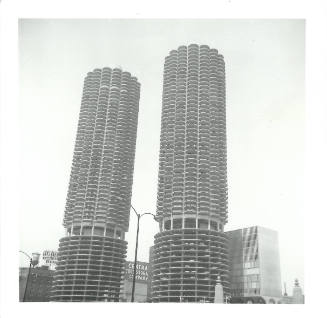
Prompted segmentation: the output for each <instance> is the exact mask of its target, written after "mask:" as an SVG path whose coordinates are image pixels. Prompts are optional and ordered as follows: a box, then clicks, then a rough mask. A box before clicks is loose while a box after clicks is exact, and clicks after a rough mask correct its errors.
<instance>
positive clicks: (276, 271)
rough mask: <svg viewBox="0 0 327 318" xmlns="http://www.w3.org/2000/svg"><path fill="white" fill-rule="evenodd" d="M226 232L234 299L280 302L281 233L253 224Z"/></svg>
mask: <svg viewBox="0 0 327 318" xmlns="http://www.w3.org/2000/svg"><path fill="white" fill-rule="evenodd" d="M226 234H227V236H228V242H229V244H228V250H229V264H230V281H231V296H232V299H233V298H234V300H235V299H240V301H242V302H243V300H242V299H247V300H248V301H252V302H259V303H260V302H262V303H278V302H279V301H280V300H281V298H282V289H281V274H280V261H279V247H278V234H277V232H276V231H273V230H270V229H266V228H263V227H260V226H253V227H249V228H244V229H239V230H234V231H228V232H226ZM257 300H258V301H257ZM232 302H233V301H232Z"/></svg>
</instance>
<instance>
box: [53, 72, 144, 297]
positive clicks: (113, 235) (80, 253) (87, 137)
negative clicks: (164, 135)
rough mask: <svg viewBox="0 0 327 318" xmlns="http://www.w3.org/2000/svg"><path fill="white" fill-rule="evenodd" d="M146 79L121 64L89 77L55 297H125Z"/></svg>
mask: <svg viewBox="0 0 327 318" xmlns="http://www.w3.org/2000/svg"><path fill="white" fill-rule="evenodd" d="M139 95H140V84H139V83H138V81H137V79H136V78H135V77H133V76H131V74H130V73H128V72H123V71H122V70H121V69H118V68H114V69H111V68H103V69H95V70H94V71H92V72H89V73H88V74H87V76H86V78H85V81H84V89H83V97H82V103H81V110H80V115H79V123H78V129H77V137H76V144H75V150H74V157H73V163H72V170H71V176H70V182H69V188H68V195H67V201H66V208H65V215H64V222H63V223H64V224H63V225H64V227H65V230H66V236H65V237H63V238H62V239H61V240H60V243H59V250H58V260H57V267H56V273H55V278H54V285H53V297H52V300H53V301H107V300H108V299H109V300H112V301H119V295H120V286H121V282H122V278H123V274H124V266H125V255H126V246H127V243H126V241H125V232H126V231H128V225H129V213H130V211H129V210H130V203H131V202H130V201H131V191H132V181H133V169H134V155H135V143H136V132H137V119H138V107H139Z"/></svg>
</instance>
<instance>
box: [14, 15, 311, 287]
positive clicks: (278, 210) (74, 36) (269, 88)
mask: <svg viewBox="0 0 327 318" xmlns="http://www.w3.org/2000/svg"><path fill="white" fill-rule="evenodd" d="M304 28H305V25H304V21H303V20H208V19H207V20H20V23H19V63H20V67H19V71H20V108H19V116H20V128H21V131H20V137H21V140H20V142H21V143H20V159H21V162H20V163H21V165H20V174H19V176H20V180H19V181H20V184H19V187H20V193H21V196H20V248H21V249H22V250H24V251H26V252H28V253H32V252H34V251H39V252H42V251H43V250H45V249H57V248H58V241H59V238H61V237H62V236H63V235H64V230H63V226H62V221H63V214H64V207H65V201H66V195H67V189H68V182H69V175H70V169H71V162H72V158H73V149H74V143H75V137H76V130H77V123H78V115H79V109H80V102H81V95H82V89H83V80H84V77H85V75H86V73H87V72H89V71H91V70H93V69H94V68H102V67H105V66H108V67H117V66H119V67H122V69H123V70H124V71H128V72H130V73H132V75H134V76H136V77H137V78H138V80H139V82H140V83H141V98H140V111H139V121H138V135H137V145H136V156H135V171H134V185H133V197H132V203H133V205H134V207H135V208H136V209H137V210H138V211H139V212H152V213H154V212H155V210H156V196H157V174H158V163H159V139H160V120H161V119H160V115H161V97H162V79H163V64H164V58H165V56H167V55H168V54H169V51H170V50H172V49H176V48H177V47H178V46H180V45H188V44H191V43H197V44H207V45H209V46H210V47H212V48H216V49H218V51H219V52H220V53H221V54H223V55H224V58H225V63H226V90H227V91H226V93H227V99H226V110H227V147H228V148H227V158H228V159H227V165H228V184H229V187H228V189H229V200H228V204H229V214H228V215H229V222H228V224H227V226H226V230H230V229H237V228H242V227H247V226H253V225H261V226H265V227H268V228H272V229H275V230H277V231H278V233H279V244H280V257H281V270H282V281H286V282H287V286H288V292H289V293H290V292H291V289H292V287H293V285H294V279H295V278H298V279H299V280H300V284H301V286H302V287H303V286H304V278H303V277H304V268H303V264H304V256H303V243H304V242H303V220H304V218H303V214H304V172H303V165H304V115H305V112H304V110H305V109H304V99H305V92H304V47H305V46H304ZM135 221H136V217H135V215H134V214H131V222H130V231H129V233H128V234H127V236H126V238H127V240H128V242H129V246H128V255H127V259H129V260H132V259H133V256H134V244H135V240H134V237H135V233H136V222H135ZM157 231H158V226H157V224H156V223H155V222H154V221H153V219H152V218H151V217H150V216H144V217H143V218H142V220H141V228H140V244H139V260H141V261H147V260H148V250H149V247H150V246H151V245H152V244H153V236H154V234H155V233H157ZM31 233H32V234H31ZM20 264H21V265H26V259H25V258H23V257H22V258H21V259H20Z"/></svg>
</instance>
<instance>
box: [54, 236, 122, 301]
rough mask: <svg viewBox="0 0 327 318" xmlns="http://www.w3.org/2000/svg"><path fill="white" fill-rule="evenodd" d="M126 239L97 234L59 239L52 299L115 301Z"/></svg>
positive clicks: (117, 299)
mask: <svg viewBox="0 0 327 318" xmlns="http://www.w3.org/2000/svg"><path fill="white" fill-rule="evenodd" d="M126 247H127V243H126V242H125V241H123V240H120V239H116V238H111V237H101V236H69V237H64V238H62V239H61V240H60V244H59V252H58V263H57V267H56V273H55V276H54V282H53V288H52V297H51V300H52V301H72V302H73V301H82V302H87V301H117V302H118V301H119V295H120V289H121V281H122V275H123V272H124V266H125V257H126Z"/></svg>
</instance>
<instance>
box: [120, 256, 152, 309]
mask: <svg viewBox="0 0 327 318" xmlns="http://www.w3.org/2000/svg"><path fill="white" fill-rule="evenodd" d="M148 269H149V263H146V262H137V263H136V275H135V292H134V301H135V302H138V303H145V302H147V299H148V285H149V270H148ZM133 274H134V262H129V261H128V262H126V266H125V276H124V285H123V291H122V296H121V299H122V301H124V302H130V301H131V299H132V289H133Z"/></svg>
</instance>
